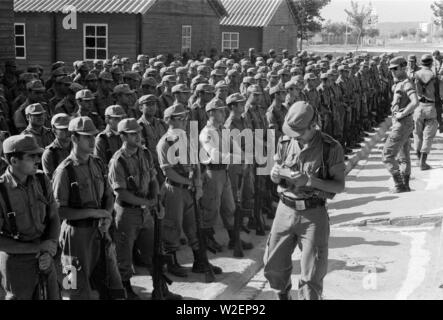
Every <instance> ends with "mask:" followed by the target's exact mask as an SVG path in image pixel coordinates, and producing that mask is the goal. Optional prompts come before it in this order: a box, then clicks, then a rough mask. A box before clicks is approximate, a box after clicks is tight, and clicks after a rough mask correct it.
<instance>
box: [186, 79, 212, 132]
mask: <svg viewBox="0 0 443 320" xmlns="http://www.w3.org/2000/svg"><path fill="white" fill-rule="evenodd" d="M214 91H215V90H214V86H211V85H210V84H199V85H198V86H197V88H196V90H195V93H196V94H197V101H196V102H195V103H194V104H193V105H192V107H191V113H190V117H191V119H190V120H191V121H197V122H198V132H200V131H201V130H202V129H203V127H204V126H205V125H206V122H207V121H208V116H207V114H206V110H205V109H206V105H207V104H208V103H209V101H211V100H212V99H213V98H214Z"/></svg>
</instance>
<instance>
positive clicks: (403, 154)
mask: <svg viewBox="0 0 443 320" xmlns="http://www.w3.org/2000/svg"><path fill="white" fill-rule="evenodd" d="M403 61H404V59H403V58H401V57H399V58H394V59H392V60H391V64H390V66H389V67H390V68H398V67H399V66H400V64H401V63H402V62H403ZM404 62H405V61H404ZM392 91H393V93H394V100H393V102H392V108H391V110H392V114H393V115H394V116H393V124H392V129H391V132H390V134H389V136H388V138H387V140H386V143H385V146H384V149H383V163H384V164H385V166H386V168H387V169H388V171H389V173H390V174H391V175H392V177H393V179H394V183H395V189H394V192H404V191H409V190H408V189H409V188H406V186H407V185H408V184H409V177H410V175H411V158H410V149H411V145H410V136H411V134H412V132H413V130H414V121H413V118H412V115H413V113H410V114H404V115H402V118H401V119H397V118H396V114H397V113H400V114H402V112H403V111H404V110H405V108H406V106H407V105H408V104H409V103H410V102H411V97H413V96H414V97H416V90H415V86H414V84H413V83H412V82H411V81H410V80H409V79H408V78H406V79H401V80H397V81H396V83H395V84H394V86H393V88H392Z"/></svg>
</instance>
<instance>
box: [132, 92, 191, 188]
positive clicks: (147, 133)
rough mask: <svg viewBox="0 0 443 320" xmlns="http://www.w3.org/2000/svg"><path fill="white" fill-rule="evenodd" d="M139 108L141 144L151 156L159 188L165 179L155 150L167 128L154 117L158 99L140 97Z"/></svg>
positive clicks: (150, 96) (148, 96)
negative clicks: (140, 114)
mask: <svg viewBox="0 0 443 320" xmlns="http://www.w3.org/2000/svg"><path fill="white" fill-rule="evenodd" d="M178 86H181V85H178ZM174 88H175V87H174ZM185 89H186V88H185ZM139 106H140V111H141V113H142V116H141V117H140V118H139V119H138V121H137V122H138V124H139V125H140V127H141V133H142V143H143V145H144V146H145V147H146V148H147V149H148V150H149V151H150V152H151V154H152V157H153V160H154V166H155V168H156V170H157V181H158V182H159V184H160V186H161V185H162V184H163V182H164V180H165V178H164V176H163V174H162V172H161V170H160V167H159V162H158V157H157V149H156V148H157V144H158V142H159V140H160V138H161V137H162V136H164V134H165V133H166V131H167V129H168V127H167V125H166V123H165V122H164V121H163V120H162V119H159V118H156V116H155V115H156V114H157V109H158V99H157V97H156V96H154V95H147V96H143V97H141V98H140V99H139Z"/></svg>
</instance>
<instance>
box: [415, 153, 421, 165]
mask: <svg viewBox="0 0 443 320" xmlns="http://www.w3.org/2000/svg"><path fill="white" fill-rule="evenodd" d="M415 155H416V156H417V167H420V163H421V152H419V151H417V152H416V153H415Z"/></svg>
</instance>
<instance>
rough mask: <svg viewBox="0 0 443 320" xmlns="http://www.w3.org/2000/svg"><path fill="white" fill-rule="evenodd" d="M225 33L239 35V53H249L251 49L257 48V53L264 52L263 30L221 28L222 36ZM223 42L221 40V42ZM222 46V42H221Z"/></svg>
mask: <svg viewBox="0 0 443 320" xmlns="http://www.w3.org/2000/svg"><path fill="white" fill-rule="evenodd" d="M223 32H238V33H239V36H240V38H239V51H240V52H245V53H248V50H249V48H255V49H256V51H257V52H260V51H262V50H263V35H262V33H263V28H250V27H235V26H234V27H232V26H221V30H220V35H221V34H222V33H223ZM220 41H221V40H220ZM220 46H221V42H220Z"/></svg>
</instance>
